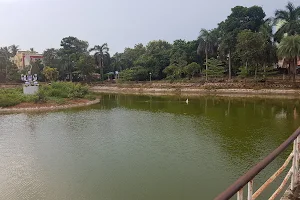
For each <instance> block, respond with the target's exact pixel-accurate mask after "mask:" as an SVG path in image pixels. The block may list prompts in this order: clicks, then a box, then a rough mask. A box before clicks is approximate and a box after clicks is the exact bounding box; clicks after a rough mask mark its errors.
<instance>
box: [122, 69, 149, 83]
mask: <svg viewBox="0 0 300 200" xmlns="http://www.w3.org/2000/svg"><path fill="white" fill-rule="evenodd" d="M120 77H121V79H122V80H125V81H145V80H147V79H148V71H147V69H145V68H144V67H141V66H137V67H132V68H129V69H125V70H123V71H122V72H121V73H120Z"/></svg>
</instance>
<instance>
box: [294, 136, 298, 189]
mask: <svg viewBox="0 0 300 200" xmlns="http://www.w3.org/2000/svg"><path fill="white" fill-rule="evenodd" d="M298 144H299V136H298V137H297V139H296V159H295V160H296V165H295V171H296V173H295V183H296V184H298V181H299V180H298V172H299V148H298V147H299V146H298Z"/></svg>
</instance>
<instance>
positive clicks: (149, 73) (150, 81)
mask: <svg viewBox="0 0 300 200" xmlns="http://www.w3.org/2000/svg"><path fill="white" fill-rule="evenodd" d="M149 75H150V82H151V75H152V73H151V72H150V73H149Z"/></svg>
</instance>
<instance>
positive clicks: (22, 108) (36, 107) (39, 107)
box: [0, 99, 100, 113]
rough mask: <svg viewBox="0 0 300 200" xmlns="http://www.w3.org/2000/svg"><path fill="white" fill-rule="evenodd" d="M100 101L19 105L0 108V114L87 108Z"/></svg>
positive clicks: (78, 100)
mask: <svg viewBox="0 0 300 200" xmlns="http://www.w3.org/2000/svg"><path fill="white" fill-rule="evenodd" d="M99 102H100V100H99V99H96V100H94V101H89V100H87V99H77V100H69V101H67V102H66V103H65V104H57V103H54V102H48V103H20V104H18V105H16V106H12V107H7V108H0V113H11V112H14V113H15V112H17V113H19V112H31V111H33V112H34V111H51V110H61V109H67V108H75V107H82V106H89V105H93V104H96V103H99Z"/></svg>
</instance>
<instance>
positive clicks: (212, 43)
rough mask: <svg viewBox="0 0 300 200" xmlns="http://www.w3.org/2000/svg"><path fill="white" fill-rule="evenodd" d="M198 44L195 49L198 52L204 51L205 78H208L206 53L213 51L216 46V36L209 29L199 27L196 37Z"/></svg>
mask: <svg viewBox="0 0 300 200" xmlns="http://www.w3.org/2000/svg"><path fill="white" fill-rule="evenodd" d="M198 40H199V45H198V49H197V53H198V54H200V53H201V52H204V53H205V69H206V70H205V71H206V73H205V79H206V81H207V80H208V76H207V70H208V63H207V60H208V54H210V53H213V52H214V51H215V48H216V46H217V42H218V41H217V40H218V38H217V36H216V34H215V33H214V32H213V31H211V30H206V29H201V31H200V35H199V37H198Z"/></svg>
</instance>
